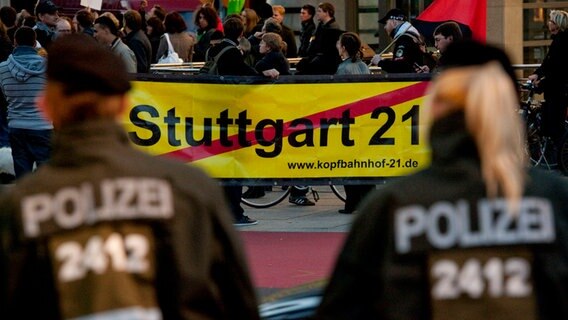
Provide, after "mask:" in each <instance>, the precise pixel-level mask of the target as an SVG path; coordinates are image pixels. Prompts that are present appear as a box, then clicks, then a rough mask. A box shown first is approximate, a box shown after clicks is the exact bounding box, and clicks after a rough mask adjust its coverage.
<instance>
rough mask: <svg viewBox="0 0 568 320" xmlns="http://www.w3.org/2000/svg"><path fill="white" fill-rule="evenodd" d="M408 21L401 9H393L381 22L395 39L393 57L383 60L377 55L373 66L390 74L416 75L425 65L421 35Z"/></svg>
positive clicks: (372, 61)
mask: <svg viewBox="0 0 568 320" xmlns="http://www.w3.org/2000/svg"><path fill="white" fill-rule="evenodd" d="M407 20H408V18H407V17H406V14H405V13H404V11H402V10H400V9H391V10H390V11H389V12H388V13H387V14H386V15H385V16H384V17H383V18H381V19H380V20H379V23H381V24H384V25H385V31H386V32H387V34H389V35H390V37H391V38H392V39H393V42H394V43H393V44H392V48H393V57H392V59H385V60H383V59H382V56H381V55H380V54H377V55H375V56H374V57H373V59H372V60H371V64H373V65H378V66H379V67H381V69H382V70H384V71H386V72H388V73H415V72H416V71H417V66H422V65H423V61H424V59H423V55H424V52H423V51H422V49H421V48H420V44H421V43H422V41H421V40H420V37H421V35H420V33H419V32H418V30H416V28H414V27H413V26H412V25H411V24H410V22H408V21H407Z"/></svg>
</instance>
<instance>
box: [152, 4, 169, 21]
mask: <svg viewBox="0 0 568 320" xmlns="http://www.w3.org/2000/svg"><path fill="white" fill-rule="evenodd" d="M166 14H167V12H166V10H165V9H164V8H162V6H160V5H159V4H156V5H154V6H153V7H152V9H150V12H148V19H149V18H151V17H157V18H158V19H160V20H161V21H164V19H165V18H166Z"/></svg>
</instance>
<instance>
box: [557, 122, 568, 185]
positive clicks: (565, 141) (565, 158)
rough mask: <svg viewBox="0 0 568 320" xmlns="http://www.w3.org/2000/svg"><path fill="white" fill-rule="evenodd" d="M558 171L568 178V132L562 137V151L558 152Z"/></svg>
mask: <svg viewBox="0 0 568 320" xmlns="http://www.w3.org/2000/svg"><path fill="white" fill-rule="evenodd" d="M558 169H560V171H561V172H562V174H563V175H565V176H568V132H566V133H565V134H564V136H563V137H562V142H561V143H560V150H558Z"/></svg>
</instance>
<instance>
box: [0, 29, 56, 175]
mask: <svg viewBox="0 0 568 320" xmlns="http://www.w3.org/2000/svg"><path fill="white" fill-rule="evenodd" d="M14 40H15V45H16V47H15V49H14V52H13V53H12V54H11V55H10V56H9V57H8V60H6V61H4V62H2V63H0V89H1V90H2V94H3V96H4V98H5V99H6V102H7V105H8V116H7V118H8V137H9V140H10V145H11V147H12V159H13V162H14V171H15V176H16V179H19V178H21V177H22V176H24V175H25V174H27V173H29V172H32V170H33V168H34V165H35V166H40V165H42V164H44V163H45V162H46V161H47V160H48V159H49V156H50V150H51V143H50V137H51V133H52V129H53V126H52V125H51V123H50V122H49V121H47V120H46V119H45V118H44V116H43V114H42V113H41V111H40V110H39V109H38V106H37V104H36V102H35V98H36V97H37V96H38V95H39V94H40V93H41V92H42V90H43V89H44V86H45V70H46V61H45V58H43V57H41V56H40V55H39V54H38V52H37V51H36V49H35V48H34V46H35V43H36V33H35V31H34V30H33V29H32V28H30V27H20V28H19V29H18V30H17V31H16V33H15V35H14Z"/></svg>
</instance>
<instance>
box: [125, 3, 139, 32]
mask: <svg viewBox="0 0 568 320" xmlns="http://www.w3.org/2000/svg"><path fill="white" fill-rule="evenodd" d="M123 25H124V28H125V29H126V32H136V31H138V30H140V29H142V16H141V15H140V12H138V11H136V10H132V9H131V10H127V11H126V12H125V13H124V16H123Z"/></svg>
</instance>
